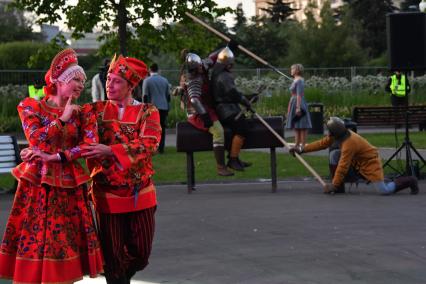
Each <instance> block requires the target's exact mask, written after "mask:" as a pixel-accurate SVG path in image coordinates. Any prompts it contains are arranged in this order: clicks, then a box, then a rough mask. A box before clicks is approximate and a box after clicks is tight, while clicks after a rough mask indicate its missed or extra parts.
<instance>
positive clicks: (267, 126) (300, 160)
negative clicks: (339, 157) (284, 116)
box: [253, 112, 326, 189]
mask: <svg viewBox="0 0 426 284" xmlns="http://www.w3.org/2000/svg"><path fill="white" fill-rule="evenodd" d="M253 114H254V115H255V116H256V117H257V118H258V119H259V120H260V122H262V124H263V125H265V127H266V128H268V130H269V131H271V133H272V134H274V136H275V137H277V139H278V140H280V142H281V143H283V145H284V146H285V147H286V148H287V149H290V146H289V145H288V143H287V142H286V141H285V140H284V138H282V137H281V136H280V135H279V134H278V133H277V132H276V131H275V130H274V129H273V128H272V127H271V126H270V125H269V124H268V123H267V122H266V121H265V120H264V119H263V118H262V117H261V116H260V115H259V114H257V113H256V112H253ZM295 157H296V158H297V159H298V160H299V162H301V163H302V165H304V166H305V168H306V169H307V170H308V171H309V172H310V173H311V174H312V175H313V176H314V177H315V178H316V179H317V180H318V181H319V183H320V184H321V185H322V186H323V188H324V189H325V187H326V183H325V182H324V180H323V179H322V178H321V177H320V175H319V174H318V173H317V172H316V171H315V170H314V169H313V168H312V167H311V166H310V165H309V164H308V163H307V162H306V161H305V160H304V159H303V158H302V156H300V155H299V154H297V153H295Z"/></svg>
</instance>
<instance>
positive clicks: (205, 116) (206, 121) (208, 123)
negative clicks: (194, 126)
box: [201, 112, 213, 129]
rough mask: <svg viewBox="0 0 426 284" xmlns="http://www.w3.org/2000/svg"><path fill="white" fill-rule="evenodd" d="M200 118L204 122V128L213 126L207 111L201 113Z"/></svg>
mask: <svg viewBox="0 0 426 284" xmlns="http://www.w3.org/2000/svg"><path fill="white" fill-rule="evenodd" d="M201 119H202V120H203V123H204V127H205V128H207V129H208V128H210V127H212V126H213V121H212V120H211V118H210V115H209V113H208V112H206V113H203V114H202V115H201Z"/></svg>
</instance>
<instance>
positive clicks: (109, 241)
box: [87, 56, 161, 283]
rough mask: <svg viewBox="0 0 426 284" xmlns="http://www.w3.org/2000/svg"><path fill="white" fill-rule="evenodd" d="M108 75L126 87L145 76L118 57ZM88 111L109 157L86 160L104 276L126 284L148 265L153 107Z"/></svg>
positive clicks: (156, 129) (156, 118)
mask: <svg viewBox="0 0 426 284" xmlns="http://www.w3.org/2000/svg"><path fill="white" fill-rule="evenodd" d="M108 72H109V73H113V74H115V75H119V76H121V77H122V78H123V79H125V80H127V82H129V84H130V85H131V86H135V85H137V84H138V82H139V81H140V80H141V79H142V78H143V77H145V76H146V74H147V70H146V66H145V64H144V63H143V62H142V61H140V60H137V59H135V58H127V57H126V58H125V57H122V56H120V57H118V59H115V58H114V59H113V60H112V62H111V65H110V69H109V71H108ZM107 86H108V83H107ZM107 90H108V87H107ZM129 95H130V94H129ZM89 107H90V112H91V113H94V114H95V116H96V120H97V125H98V133H99V139H100V141H99V143H100V144H104V145H108V146H110V147H111V151H112V153H113V155H112V156H110V157H105V158H103V159H101V160H97V159H88V161H87V165H88V167H89V169H90V171H91V176H92V178H93V183H92V189H91V192H92V197H93V200H94V203H95V206H96V210H97V212H98V218H99V233H100V238H101V244H102V250H103V253H104V256H105V277H106V280H107V283H130V278H131V277H132V276H133V275H134V274H135V273H136V271H139V270H142V269H144V268H145V266H146V265H147V264H148V258H149V256H150V254H151V247H152V241H153V237H154V227H155V220H154V213H155V210H156V204H157V199H156V192H155V187H154V184H153V182H152V175H153V174H154V170H153V167H152V156H153V154H154V153H155V152H156V151H157V148H158V145H159V142H160V138H161V126H160V115H159V112H158V110H157V109H156V108H155V107H154V106H153V105H151V104H141V103H139V102H137V101H135V100H133V101H132V103H130V104H129V105H125V106H120V105H118V104H116V103H114V102H113V101H101V102H96V103H92V104H90V105H89Z"/></svg>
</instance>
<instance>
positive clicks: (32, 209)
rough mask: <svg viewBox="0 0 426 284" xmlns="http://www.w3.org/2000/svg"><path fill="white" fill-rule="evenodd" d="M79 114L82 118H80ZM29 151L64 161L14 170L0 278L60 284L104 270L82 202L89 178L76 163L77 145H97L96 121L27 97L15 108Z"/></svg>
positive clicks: (26, 164) (89, 216)
mask: <svg viewBox="0 0 426 284" xmlns="http://www.w3.org/2000/svg"><path fill="white" fill-rule="evenodd" d="M85 111H86V110H85V109H82V113H85ZM18 112H19V116H20V118H21V121H22V126H23V129H24V132H25V136H26V138H27V140H28V142H29V146H30V147H31V148H33V149H36V148H38V149H40V150H41V151H43V152H46V153H57V152H63V153H64V154H65V156H66V157H67V161H63V162H60V161H58V162H49V163H48V162H43V161H41V159H40V158H35V159H32V160H31V161H28V162H23V163H21V164H20V165H19V166H17V167H16V168H15V169H14V170H13V175H14V176H15V178H17V179H18V181H19V185H18V189H17V192H16V195H15V200H14V203H13V206H12V210H11V214H10V217H9V220H8V222H7V225H6V231H5V234H4V238H3V242H2V243H1V247H0V277H2V278H9V279H13V280H14V281H15V282H17V283H63V282H67V283H70V282H73V281H78V280H80V279H82V277H83V275H85V274H89V275H90V276H91V277H95V276H96V275H97V274H99V273H101V272H102V271H103V267H102V266H103V259H102V255H101V251H100V244H99V241H98V238H97V236H96V232H95V226H94V222H93V218H92V214H91V210H90V207H89V205H88V200H87V187H86V185H85V183H86V182H87V181H88V180H89V179H90V177H89V175H88V174H87V173H86V172H85V171H84V169H83V168H82V167H81V165H80V164H79V163H78V162H77V160H76V159H77V158H79V157H80V154H81V148H80V147H81V146H82V145H81V144H84V143H93V142H97V140H98V139H97V130H96V123H95V122H96V121H90V119H89V118H90V117H91V116H90V115H86V114H85V115H84V117H87V118H88V120H84V121H83V120H81V119H80V115H78V114H74V115H73V116H72V117H71V119H70V120H69V121H67V122H65V123H64V122H61V121H60V120H59V117H60V116H61V115H62V113H63V108H60V107H53V106H51V105H49V104H48V103H47V97H45V98H44V99H43V100H42V101H36V100H34V99H32V98H26V99H24V100H23V101H22V102H21V103H20V104H19V105H18Z"/></svg>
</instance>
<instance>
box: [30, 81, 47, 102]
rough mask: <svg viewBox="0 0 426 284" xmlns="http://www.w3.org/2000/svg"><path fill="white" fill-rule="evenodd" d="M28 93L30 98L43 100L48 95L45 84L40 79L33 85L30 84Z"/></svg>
mask: <svg viewBox="0 0 426 284" xmlns="http://www.w3.org/2000/svg"><path fill="white" fill-rule="evenodd" d="M28 95H29V97H30V98H33V99H36V100H38V101H39V100H41V99H42V98H44V96H45V95H46V94H45V93H44V89H43V85H42V84H40V82H39V81H35V82H34V84H33V85H28Z"/></svg>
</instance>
